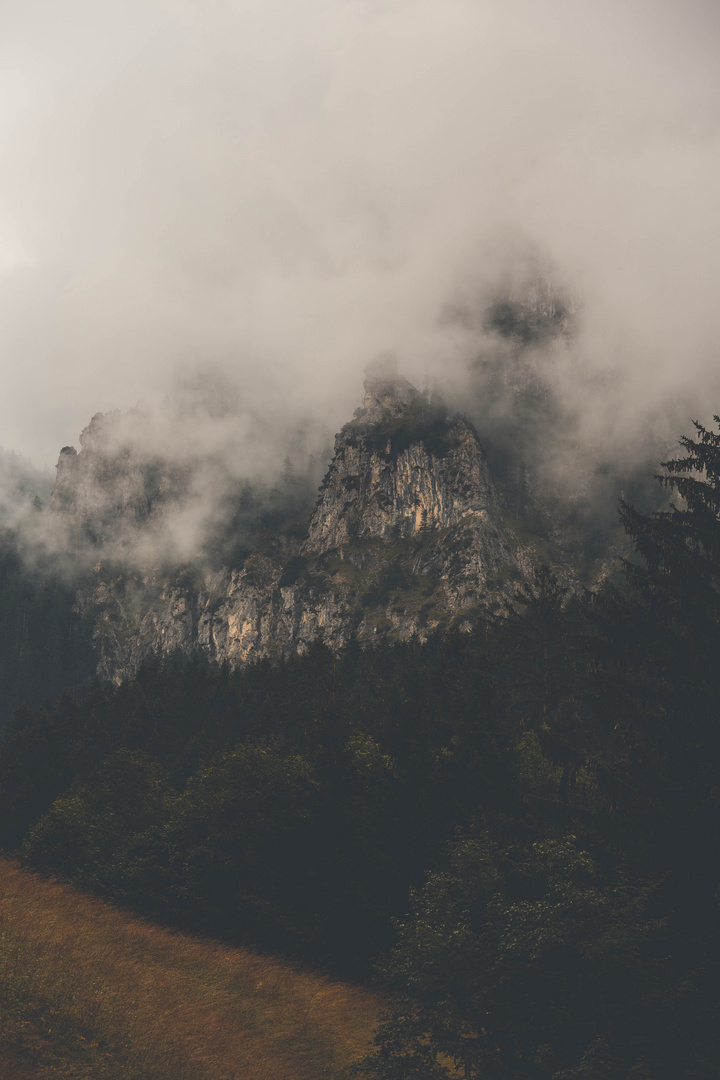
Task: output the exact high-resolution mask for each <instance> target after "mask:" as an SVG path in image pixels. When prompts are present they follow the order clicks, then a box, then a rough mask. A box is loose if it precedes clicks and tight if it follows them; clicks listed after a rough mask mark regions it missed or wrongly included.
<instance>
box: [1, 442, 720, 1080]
mask: <svg viewBox="0 0 720 1080" xmlns="http://www.w3.org/2000/svg"><path fill="white" fill-rule="evenodd" d="M718 423H719V424H720V421H718ZM683 446H684V454H683V456H682V457H681V458H679V459H677V460H674V461H670V462H668V463H666V465H665V468H664V472H663V474H662V476H661V478H660V481H661V483H662V484H663V485H664V486H665V487H666V488H668V489H669V490H670V493H671V495H672V496H673V498H674V502H673V503H671V504H670V505H669V507H668V508H667V509H665V510H664V511H661V512H657V513H655V514H651V515H644V514H641V513H639V512H638V511H637V510H635V509H633V507H631V506H630V505H627V504H625V503H623V504H622V505H621V516H622V520H623V524H624V526H625V528H626V530H627V532H628V534H629V536H630V538H631V539H632V541H633V543H634V546H635V550H636V556H635V557H634V558H633V559H632V560H630V561H628V562H627V563H626V564H625V566H624V570H625V575H624V576H625V584H624V585H606V586H605V587H604V588H603V589H600V590H598V591H596V592H594V593H587V594H586V595H584V596H577V595H571V594H570V593H569V592H568V591H567V590H566V589H565V588H564V587H563V586H562V585H561V584H560V582H559V581H558V579H557V578H556V577H555V575H554V574H553V572H552V571H551V570H550V569H549V568H547V567H540V568H538V570H537V571H536V573H535V576H534V579H533V580H532V581H530V582H528V583H527V584H525V585H523V586H520V587H519V588H518V590H517V593H516V595H515V597H514V599H513V601H512V603H511V604H509V605H508V607H507V609H506V610H505V611H504V612H503V613H501V614H500V615H497V616H494V617H490V616H488V617H487V618H481V619H479V620H478V621H477V622H476V623H475V625H474V627H473V629H472V630H471V631H469V632H462V633H461V632H458V633H456V634H453V635H450V636H436V637H432V638H430V639H429V640H428V641H426V642H424V643H421V642H419V641H415V640H413V641H410V642H409V643H406V644H398V645H395V646H394V647H392V648H385V649H378V650H371V649H361V648H360V647H359V646H358V645H357V644H356V643H353V642H351V643H350V644H349V645H348V646H347V647H346V648H345V649H344V650H342V651H341V652H339V653H333V652H331V651H330V650H328V649H327V648H326V647H325V646H323V645H322V644H320V643H318V644H316V645H315V646H314V647H313V648H311V649H310V650H309V651H308V652H307V653H306V654H305V655H303V656H297V657H293V658H291V659H286V660H284V661H272V662H271V661H260V662H258V663H256V664H254V665H252V666H248V667H246V668H244V669H240V670H230V669H228V668H226V667H217V666H213V665H211V664H209V663H207V662H205V661H203V660H201V659H195V660H191V661H188V660H187V659H181V658H178V659H177V660H174V661H172V660H171V661H165V662H163V663H160V662H159V661H158V662H153V663H148V664H146V665H145V667H144V668H143V669H142V670H141V672H140V673H139V675H138V676H137V677H136V678H135V679H134V680H132V681H129V682H127V683H125V684H123V685H121V686H110V685H107V684H101V683H95V684H93V685H92V686H91V687H90V689H89V691H88V693H87V694H86V696H85V697H84V698H82V700H79V701H77V700H75V699H74V698H73V697H72V696H71V695H69V694H66V695H65V696H64V697H61V698H60V700H58V701H57V702H56V703H54V704H49V703H48V704H45V705H42V706H41V707H37V706H32V707H30V708H28V707H23V708H20V709H19V710H17V711H16V712H15V715H14V717H13V719H12V721H11V722H10V724H9V725H8V728H7V731H6V734H5V738H4V742H3V745H2V751H1V754H0V829H1V831H2V836H1V839H2V844H3V846H4V849H5V850H6V851H7V852H18V853H20V856H21V858H22V859H23V860H24V861H25V862H26V863H27V864H28V865H30V866H32V867H34V868H36V869H41V870H46V871H48V872H51V873H53V874H55V875H58V876H60V877H62V878H65V879H68V880H71V881H73V882H75V883H77V884H78V885H80V886H81V887H83V888H85V889H87V890H89V891H91V892H94V893H96V894H98V895H100V896H103V897H106V898H110V899H112V900H113V901H115V902H116V903H119V904H122V905H124V906H127V907H129V908H131V909H133V910H135V911H138V912H140V913H143V914H145V915H147V916H150V917H152V918H154V919H157V920H159V921H160V922H162V923H163V924H166V925H170V926H176V927H181V928H184V929H191V930H193V931H198V932H201V933H203V934H206V935H211V936H214V937H218V938H221V939H223V940H226V941H229V942H243V943H249V944H252V945H255V946H258V947H261V948H262V949H266V950H272V951H275V952H280V953H283V954H285V955H287V956H290V957H294V958H297V959H299V960H301V961H303V962H305V963H310V964H313V965H315V966H319V967H321V968H324V969H327V970H333V971H337V972H340V973H342V974H344V975H350V976H353V977H355V978H358V979H363V980H364V979H369V978H371V977H372V975H373V971H374V972H375V973H376V976H375V977H377V978H379V979H380V980H381V983H382V985H383V986H384V987H385V988H387V989H388V991H389V993H390V995H391V1002H392V1004H391V1007H390V1009H389V1011H388V1012H387V1014H386V1016H385V1018H384V1020H383V1022H382V1024H381V1026H380V1028H379V1029H378V1032H377V1037H376V1051H375V1052H374V1053H373V1054H372V1055H370V1057H368V1058H367V1059H365V1060H364V1061H363V1062H362V1063H361V1064H360V1065H359V1066H358V1067H357V1072H358V1075H359V1076H362V1077H365V1078H367V1080H370V1078H372V1080H411V1078H418V1080H420V1078H422V1080H449V1078H451V1077H455V1076H458V1075H462V1076H466V1077H478V1078H482V1080H504V1078H507V1080H631V1078H632V1080H679V1078H683V1080H706V1078H708V1080H709V1078H710V1077H714V1076H716V1075H717V1064H718V1062H720V1023H719V1020H720V1016H719V1015H718V1008H719V1004H720V1001H719V998H720V995H719V993H718V986H720V908H719V905H720V848H719V847H718V835H719V827H720V780H719V779H718V778H719V777H720V725H719V724H718V702H719V701H720V664H718V659H717V658H718V656H719V655H720V521H719V520H718V518H719V515H720V435H718V434H715V433H714V432H712V431H708V430H706V429H704V428H703V427H700V426H698V427H697V430H696V433H695V436H694V437H693V438H686V439H684V440H683ZM58 647H59V646H58ZM37 662H38V665H40V664H41V660H40V654H39V653H38V661H37ZM57 662H58V663H59V662H61V660H58V661H57ZM31 705H32V703H31Z"/></svg>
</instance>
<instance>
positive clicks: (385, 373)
mask: <svg viewBox="0 0 720 1080" xmlns="http://www.w3.org/2000/svg"><path fill="white" fill-rule="evenodd" d="M93 424H94V428H93V432H92V433H91V434H92V436H93V437H91V438H86V439H85V441H84V443H83V449H82V450H81V452H80V454H77V455H74V454H73V453H72V451H70V450H68V449H67V448H66V449H65V450H63V452H62V453H61V455H60V463H59V467H58V479H57V483H56V487H55V492H54V494H53V499H52V503H51V511H50V512H51V513H56V514H57V513H60V514H64V515H66V516H67V515H70V516H71V517H74V518H77V519H78V525H79V527H81V528H82V529H84V530H85V531H86V532H87V533H88V534H89V535H91V536H92V538H93V542H94V543H95V544H96V550H97V554H98V559H97V562H96V564H95V568H94V571H93V572H92V574H91V575H90V578H89V579H88V580H85V581H84V582H83V583H82V584H81V585H80V588H79V590H78V606H79V609H80V611H81V612H82V614H83V617H84V618H85V619H86V620H88V621H89V622H90V624H91V625H92V629H93V636H94V640H95V643H96V646H97V649H98V654H99V667H98V673H99V674H100V675H101V676H103V677H107V678H111V679H113V680H116V681H120V680H122V679H124V678H126V677H128V676H129V675H132V674H133V673H134V672H135V671H136V670H137V668H138V666H139V665H140V664H141V663H142V661H143V660H144V659H145V658H146V657H147V656H148V655H150V654H152V653H155V652H159V653H160V654H165V655H167V654H170V653H174V652H176V651H180V652H182V653H186V654H190V653H192V652H193V651H195V650H201V651H203V652H204V653H205V654H206V655H208V656H209V657H211V658H212V659H213V660H217V661H227V662H229V663H231V664H242V663H246V662H248V661H250V660H253V659H254V658H259V657H264V656H273V655H279V654H291V653H293V652H296V651H304V650H305V649H307V648H308V647H309V645H310V644H311V643H312V642H313V641H314V640H315V639H317V638H321V639H322V640H323V641H325V642H326V643H328V644H329V645H330V646H332V647H336V646H340V645H342V644H343V643H344V642H346V641H347V640H348V639H349V637H350V636H351V635H355V636H356V637H357V638H358V639H359V640H360V641H361V642H368V641H373V640H382V639H389V640H403V639H407V638H409V637H410V636H412V635H413V634H417V635H419V636H421V637H423V636H426V635H427V634H428V633H429V632H431V631H432V630H433V629H435V628H437V627H440V626H451V625H462V624H463V623H464V622H465V623H467V622H468V621H469V620H471V619H472V618H473V616H474V615H475V614H477V613H478V612H479V611H480V610H483V609H485V610H487V609H490V610H493V609H495V610H497V609H498V608H499V607H500V606H501V604H502V602H503V600H504V599H505V598H506V597H507V596H508V594H509V592H510V591H511V589H512V587H513V583H514V582H517V581H519V580H521V579H522V578H523V577H525V576H526V575H527V574H528V573H529V572H530V570H531V568H532V565H533V562H534V561H536V560H537V559H538V550H537V544H536V540H537V537H534V536H533V535H531V534H527V535H524V536H523V537H522V539H521V538H520V537H519V535H518V531H517V528H513V527H511V525H510V523H509V521H508V505H507V500H506V499H504V497H503V495H502V494H501V492H500V491H499V490H498V488H497V486H496V485H495V483H494V482H493V478H492V477H491V475H490V470H489V468H488V464H487V459H486V456H485V453H484V451H483V448H482V445H481V442H480V440H479V437H478V435H477V433H476V431H475V430H474V428H473V426H472V425H471V424H470V423H469V422H468V421H467V420H466V419H464V418H463V417H461V416H459V415H456V414H452V413H449V412H448V411H447V409H446V408H445V407H444V406H443V404H442V403H441V402H440V401H438V400H433V399H432V397H431V396H430V395H429V394H427V393H425V394H423V393H420V392H419V391H418V390H417V389H416V388H415V387H414V386H412V384H411V383H409V382H408V380H406V379H404V378H402V376H400V375H399V374H398V373H397V369H396V367H395V366H394V365H393V364H392V363H390V362H387V361H384V362H382V364H381V365H376V366H375V367H374V368H372V369H369V370H368V373H367V378H366V381H365V397H364V400H363V405H362V407H361V408H360V409H358V410H356V413H355V415H354V417H353V419H352V420H351V421H350V422H349V423H348V424H346V425H345V427H344V428H343V429H342V431H341V432H340V433H339V435H338V436H337V437H336V442H335V453H334V457H333V460H332V463H331V465H330V468H329V470H328V472H327V474H326V476H325V479H324V481H323V484H322V487H321V490H320V494H319V498H318V501H317V505H316V506H315V509H314V511H313V512H312V514H311V516H310V519H309V522H308V523H307V527H306V529H305V531H304V534H302V535H294V536H291V535H281V534H278V535H275V536H270V537H268V538H267V540H266V542H265V543H264V544H262V545H261V546H260V547H258V548H257V549H256V550H254V551H253V552H251V553H250V554H249V555H248V556H247V557H246V558H245V559H244V561H243V563H242V565H241V566H238V567H235V568H230V567H221V568H219V569H218V568H209V567H207V566H203V565H202V564H198V565H192V566H184V567H182V568H177V567H175V568H168V567H163V568H157V567H156V568H150V569H147V568H145V569H142V568H137V567H136V568H135V569H133V570H129V569H128V568H127V566H123V565H121V564H119V563H118V562H117V560H114V561H110V562H108V561H107V559H106V558H105V556H104V548H103V536H104V532H103V530H105V533H107V531H108V530H110V531H112V530H111V525H113V523H114V526H113V527H115V528H117V527H118V523H121V524H122V527H123V528H126V527H127V525H128V524H131V525H132V527H133V528H134V529H135V530H136V531H137V533H138V536H139V537H141V536H142V533H143V530H144V529H146V528H147V527H149V526H148V523H150V522H151V519H152V514H153V505H154V501H153V500H154V498H155V499H157V498H158V497H161V498H162V499H164V500H167V499H169V498H172V492H171V491H167V490H166V488H167V487H168V484H169V483H170V480H169V479H168V478H170V479H171V470H168V469H165V470H163V469H159V468H158V467H157V465H156V466H155V467H154V469H153V470H150V471H149V470H148V469H147V468H146V467H145V466H144V465H143V464H142V463H138V462H134V461H133V459H132V454H131V452H130V451H127V452H126V453H124V455H121V456H120V457H119V458H118V457H115V458H113V455H112V454H111V453H108V452H106V448H105V447H104V446H103V444H102V439H101V438H99V432H101V430H102V424H101V423H100V421H99V420H98V419H97V418H96V420H95V421H94V422H93ZM105 474H107V479H104V478H105ZM158 477H161V480H160V481H159V480H158ZM151 483H152V484H155V485H156V486H157V485H158V483H159V484H160V488H161V491H160V496H158V495H157V493H156V494H155V496H153V491H151V490H149V488H150V484H151ZM95 506H99V507H100V508H101V510H100V525H98V524H97V522H96V521H95V520H94V518H93V509H92V508H93V507H95ZM541 554H547V552H546V551H545V552H543V553H541ZM558 558H560V557H559V556H558Z"/></svg>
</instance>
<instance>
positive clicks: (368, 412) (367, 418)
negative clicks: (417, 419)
mask: <svg viewBox="0 0 720 1080" xmlns="http://www.w3.org/2000/svg"><path fill="white" fill-rule="evenodd" d="M363 385H364V388H365V397H364V398H363V407H362V410H359V411H358V413H357V414H356V416H357V418H358V419H360V420H363V421H364V422H365V423H376V422H377V421H379V420H383V419H386V418H387V415H388V413H389V414H390V415H392V416H397V415H398V414H399V413H401V412H403V411H404V410H405V409H406V408H407V407H408V405H412V403H413V402H415V401H417V400H418V399H419V398H420V396H421V395H420V391H419V390H417V389H416V387H414V386H413V384H412V383H411V382H410V380H409V379H406V378H405V377H404V376H403V375H400V374H399V373H398V363H397V359H396V357H395V356H393V355H392V354H385V355H383V356H379V357H378V358H377V359H376V360H373V361H372V363H370V364H368V365H367V367H366V368H365V382H364V384H363Z"/></svg>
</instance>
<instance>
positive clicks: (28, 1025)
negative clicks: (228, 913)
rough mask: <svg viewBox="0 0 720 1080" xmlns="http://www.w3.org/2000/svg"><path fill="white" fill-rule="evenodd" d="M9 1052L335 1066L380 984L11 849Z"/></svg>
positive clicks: (164, 1079) (137, 1077) (1, 905)
mask: <svg viewBox="0 0 720 1080" xmlns="http://www.w3.org/2000/svg"><path fill="white" fill-rule="evenodd" d="M0 894H1V896H2V899H1V900H0V922H1V923H2V952H1V953H0V1061H2V1060H3V1055H7V1059H8V1062H9V1064H8V1070H7V1072H3V1076H7V1075H13V1073H11V1072H10V1070H11V1069H14V1070H16V1072H17V1074H18V1076H21V1077H22V1078H23V1080H25V1078H26V1077H28V1078H29V1077H34V1078H36V1080H46V1078H50V1077H53V1078H57V1077H62V1078H63V1080H89V1078H91V1077H92V1080H116V1078H117V1080H240V1078H243V1080H245V1078H250V1077H252V1078H253V1080H319V1078H321V1077H324V1078H326V1080H331V1078H335V1077H340V1076H342V1075H343V1074H344V1070H345V1069H346V1067H347V1065H348V1064H349V1063H350V1062H351V1061H352V1060H354V1059H355V1058H357V1057H358V1056H360V1055H361V1054H362V1053H363V1052H365V1051H366V1050H367V1049H368V1046H369V1043H370V1038H371V1032H372V1026H373V1024H374V1022H375V1019H376V1016H377V1012H378V1009H379V1008H380V1004H381V1003H380V1001H379V1000H378V999H377V998H376V997H374V996H373V995H371V994H369V993H366V992H363V991H361V990H359V989H354V988H352V987H350V986H347V985H344V984H341V983H337V982H332V981H330V980H329V979H325V978H323V977H321V976H319V975H314V974H309V973H307V974H306V973H303V972H300V971H296V970H292V969H290V968H289V967H288V966H286V965H284V964H282V963H281V962H279V961H276V960H273V959H269V958H265V957H262V956H259V955H257V954H254V953H251V952H249V951H246V950H241V949H229V948H227V947H222V946H220V945H215V944H212V943H210V942H206V941H202V940H199V939H193V938H189V937H186V936H184V935H182V934H178V933H170V932H169V931H165V930H162V929H160V928H158V927H156V926H152V925H151V924H149V923H145V922H143V921H142V920H140V919H137V918H133V917H131V916H129V915H126V914H124V913H122V912H120V911H118V910H116V909H113V908H112V907H110V906H108V905H105V904H102V903H101V902H99V901H97V900H91V899H89V898H87V897H85V896H83V895H82V894H80V893H78V892H77V891H76V890H74V889H72V888H70V887H69V886H65V885H60V884H58V883H56V882H54V881H48V880H43V879H41V878H39V877H37V876H36V875H34V874H31V873H29V872H28V871H24V870H21V869H19V867H18V866H17V865H16V864H14V863H11V862H8V861H6V860H0Z"/></svg>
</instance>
